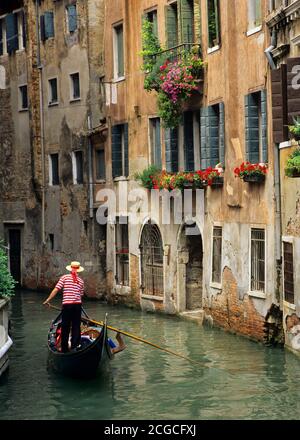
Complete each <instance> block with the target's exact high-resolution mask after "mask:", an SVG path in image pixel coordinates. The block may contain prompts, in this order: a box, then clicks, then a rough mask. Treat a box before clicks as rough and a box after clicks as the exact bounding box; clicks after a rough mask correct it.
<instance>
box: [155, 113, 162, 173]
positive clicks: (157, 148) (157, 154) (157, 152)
mask: <svg viewBox="0 0 300 440" xmlns="http://www.w3.org/2000/svg"><path fill="white" fill-rule="evenodd" d="M153 122H154V127H155V138H154V164H155V165H156V166H157V167H158V168H161V167H162V163H161V140H160V119H159V118H156V119H155V120H154V121H153Z"/></svg>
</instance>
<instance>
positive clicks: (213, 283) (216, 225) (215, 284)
mask: <svg viewBox="0 0 300 440" xmlns="http://www.w3.org/2000/svg"><path fill="white" fill-rule="evenodd" d="M217 228H218V229H221V237H216V236H215V235H214V231H215V229H217ZM223 237H224V225H223V224H222V223H217V222H216V223H214V224H213V225H212V235H211V271H210V286H211V287H213V288H216V289H221V288H222V265H223ZM215 238H221V255H220V280H219V281H216V280H214V279H213V274H214V271H213V268H214V239H215Z"/></svg>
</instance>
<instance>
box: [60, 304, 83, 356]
mask: <svg viewBox="0 0 300 440" xmlns="http://www.w3.org/2000/svg"><path fill="white" fill-rule="evenodd" d="M61 317H62V322H61V351H62V352H63V353H65V352H67V351H68V340H69V334H70V329H71V327H72V336H71V348H75V347H77V346H78V345H79V344H80V317H81V304H65V305H63V307H62V316H61Z"/></svg>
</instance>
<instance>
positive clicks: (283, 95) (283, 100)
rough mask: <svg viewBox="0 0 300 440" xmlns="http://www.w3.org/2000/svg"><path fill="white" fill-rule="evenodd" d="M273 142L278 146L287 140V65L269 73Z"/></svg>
mask: <svg viewBox="0 0 300 440" xmlns="http://www.w3.org/2000/svg"><path fill="white" fill-rule="evenodd" d="M271 80H272V119H273V140H274V142H275V143H277V144H280V143H281V142H284V141H286V140H288V138H289V135H288V127H287V124H288V111H287V65H286V64H282V65H281V66H280V69H276V70H272V71H271Z"/></svg>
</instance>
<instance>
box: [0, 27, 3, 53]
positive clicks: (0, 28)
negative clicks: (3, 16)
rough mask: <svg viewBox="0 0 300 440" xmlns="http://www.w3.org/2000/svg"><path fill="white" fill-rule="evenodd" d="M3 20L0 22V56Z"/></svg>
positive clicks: (1, 51) (0, 51)
mask: <svg viewBox="0 0 300 440" xmlns="http://www.w3.org/2000/svg"><path fill="white" fill-rule="evenodd" d="M2 26H3V20H0V56H1V55H3V30H2Z"/></svg>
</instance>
